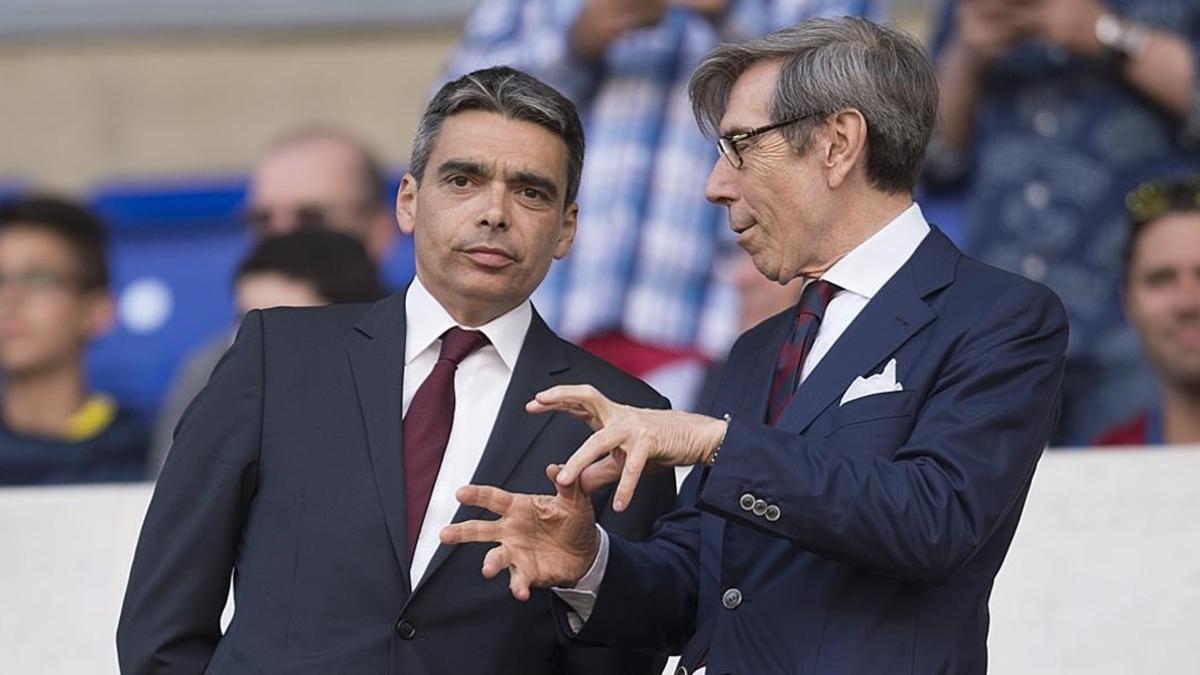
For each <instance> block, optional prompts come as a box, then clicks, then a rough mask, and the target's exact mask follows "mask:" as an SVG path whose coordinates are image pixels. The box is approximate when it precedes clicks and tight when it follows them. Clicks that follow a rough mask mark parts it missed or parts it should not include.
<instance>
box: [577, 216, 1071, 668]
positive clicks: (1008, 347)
mask: <svg viewBox="0 0 1200 675" xmlns="http://www.w3.org/2000/svg"><path fill="white" fill-rule="evenodd" d="M790 321H791V312H790V311H789V312H785V313H783V314H780V315H779V316H776V317H774V318H772V319H769V320H767V321H766V322H764V323H762V324H760V325H759V326H757V327H756V328H754V329H752V330H750V331H748V332H747V333H746V334H745V335H743V336H742V338H741V339H739V341H738V342H737V344H736V345H735V346H734V348H733V351H732V353H731V354H730V356H729V361H728V365H727V367H726V369H725V372H724V375H723V377H722V382H721V384H720V385H719V387H718V392H717V395H716V398H715V401H714V404H713V408H712V412H713V413H715V414H722V413H725V412H729V413H731V415H732V422H731V424H730V426H729V430H728V434H727V435H726V437H725V441H724V444H723V445H722V447H721V450H720V454H719V455H718V458H717V460H716V463H715V465H714V466H713V468H712V469H710V470H704V471H702V470H699V469H697V470H695V471H693V472H692V475H691V476H690V477H689V478H688V481H687V482H686V483H685V484H684V488H683V491H682V493H681V495H680V502H679V508H678V509H677V510H676V511H675V512H674V513H673V514H672V515H670V516H668V517H666V518H664V519H663V521H661V522H660V524H659V525H658V527H657V528H656V532H655V535H654V536H653V538H652V539H651V540H650V541H649V542H644V543H641V544H635V543H630V542H627V541H624V540H622V538H621V537H619V536H616V537H612V539H611V553H610V557H609V561H608V568H607V573H606V575H605V577H604V581H603V584H602V585H601V587H600V590H599V594H598V598H597V603H596V606H595V609H594V612H593V614H592V615H591V618H590V619H589V621H588V622H587V624H586V625H585V626H584V628H583V630H582V632H581V634H580V635H579V636H578V637H579V639H582V640H585V641H590V642H594V643H600V644H619V645H622V646H627V647H636V648H640V649H646V650H650V651H657V652H661V653H670V652H679V651H681V650H682V653H683V658H682V661H681V665H682V667H683V668H684V670H686V671H688V672H690V671H691V670H692V669H694V668H695V667H696V666H697V665H698V664H699V663H701V662H705V663H706V664H707V667H708V673H709V674H710V675H720V674H722V673H736V674H737V675H759V674H763V673H772V674H775V673H793V674H796V675H814V674H819V675H871V674H874V673H888V674H891V673H897V674H901V673H903V674H911V675H937V674H940V673H945V674H952V675H971V674H974V673H983V672H985V671H986V668H987V649H986V645H987V632H988V609H987V604H988V595H989V593H990V591H991V588H992V580H993V578H994V577H995V575H996V572H997V570H999V568H1000V564H1001V563H1002V562H1003V560H1004V555H1005V553H1006V552H1007V550H1008V546H1009V542H1010V541H1011V540H1012V537H1013V532H1014V530H1015V529H1016V526H1017V520H1018V519H1019V517H1020V514H1021V509H1022V506H1023V504H1024V501H1025V496H1026V493H1027V492H1028V490H1029V484H1030V480H1031V479H1032V477H1033V471H1034V467H1035V465H1036V464H1037V461H1038V458H1039V457H1040V455H1041V453H1042V450H1043V448H1044V446H1045V444H1046V440H1047V438H1048V437H1049V435H1050V431H1051V427H1052V426H1053V425H1054V423H1055V419H1056V417H1057V410H1058V407H1059V390H1060V382H1061V378H1062V374H1063V363H1064V353H1065V350H1066V346H1067V322H1066V317H1065V314H1064V312H1063V308H1062V306H1061V304H1060V302H1059V301H1058V299H1057V298H1056V297H1055V296H1054V295H1053V294H1052V293H1051V292H1050V291H1048V290H1047V289H1046V288H1044V287H1042V286H1040V285H1037V284H1034V283H1032V282H1029V281H1026V280H1024V279H1022V278H1020V277H1017V276H1014V275H1011V274H1008V273H1005V272H1001V271H999V270H997V269H994V268H992V267H988V266H986V265H983V264H981V263H979V262H976V261H975V260H972V259H970V258H967V257H964V256H962V255H961V254H960V253H959V251H958V250H957V249H956V248H955V247H954V246H953V244H951V243H950V241H949V240H948V239H946V237H945V236H944V235H942V233H940V232H939V231H937V230H936V229H935V230H933V231H931V232H930V234H929V235H928V236H927V237H926V238H925V240H924V241H923V242H922V243H921V245H920V246H919V247H918V249H917V250H916V252H915V253H914V254H913V256H912V257H911V258H910V259H909V261H908V262H907V263H906V264H905V265H904V266H903V267H902V268H901V269H900V270H899V271H898V272H897V273H896V274H895V276H894V277H893V278H892V279H890V280H889V281H888V282H887V284H885V285H884V287H883V288H882V289H881V290H880V292H879V293H878V295H876V296H875V297H874V298H873V299H872V300H871V301H870V302H869V303H868V304H867V306H866V307H865V308H864V309H863V311H862V313H861V314H860V315H859V316H858V317H857V318H856V319H855V320H854V322H853V323H852V324H851V325H850V326H849V327H848V328H847V330H846V331H845V333H843V334H842V336H841V337H840V339H839V340H838V341H837V342H836V343H835V344H834V345H833V347H832V349H831V351H829V353H828V354H827V355H826V356H825V357H824V358H823V359H822V360H821V362H820V363H819V364H818V365H817V366H816V368H815V369H814V370H813V372H812V373H811V375H810V376H809V377H808V378H806V379H805V381H804V382H803V383H802V384H801V386H800V388H799V389H798V391H797V395H796V396H795V398H794V399H793V400H792V402H791V403H790V405H789V407H788V408H787V409H786V410H785V412H784V414H783V416H782V418H781V420H780V421H779V423H778V424H777V425H776V426H775V427H774V428H771V427H770V426H768V425H767V424H765V423H764V421H763V420H764V418H765V414H766V404H767V396H768V389H769V387H770V382H771V377H772V369H773V367H774V362H775V358H776V354H777V353H778V350H779V346H780V344H781V342H782V341H783V340H784V339H785V337H786V335H787V332H788V329H789V322H790ZM892 359H895V360H896V365H897V381H899V382H900V383H901V385H902V387H903V390H902V391H892V392H889V393H878V394H874V395H870V396H866V397H864V398H859V399H857V400H852V401H849V402H847V403H846V404H845V405H841V404H840V402H841V398H842V396H843V394H844V392H845V391H846V389H847V388H848V387H849V386H850V384H851V382H852V381H853V380H854V379H855V378H857V377H859V376H869V375H872V374H875V373H879V372H881V371H882V369H883V368H884V366H885V365H886V364H887V363H888V362H889V361H890V360H892ZM759 500H762V501H763V502H764V504H762V505H760V506H759V507H758V508H754V507H753V503H754V502H756V501H759ZM764 507H765V508H764ZM747 508H748V509H749V510H747ZM556 606H557V608H558V609H557V611H559V612H560V613H562V612H563V609H564V607H565V606H563V605H561V604H559V603H556ZM561 619H562V617H561V616H560V626H563V625H564V624H565V622H564V621H561Z"/></svg>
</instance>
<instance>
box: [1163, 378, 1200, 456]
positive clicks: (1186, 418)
mask: <svg viewBox="0 0 1200 675" xmlns="http://www.w3.org/2000/svg"><path fill="white" fill-rule="evenodd" d="M1159 395H1160V400H1161V401H1162V423H1163V441H1164V442H1165V443H1200V391H1188V390H1185V389H1181V388H1175V387H1170V386H1164V387H1163V388H1162V391H1161V392H1160V394H1159Z"/></svg>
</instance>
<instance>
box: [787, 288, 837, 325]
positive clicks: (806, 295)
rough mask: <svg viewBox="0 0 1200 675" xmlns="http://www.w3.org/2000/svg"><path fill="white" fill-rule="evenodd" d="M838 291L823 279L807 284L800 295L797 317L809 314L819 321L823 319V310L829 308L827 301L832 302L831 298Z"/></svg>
mask: <svg viewBox="0 0 1200 675" xmlns="http://www.w3.org/2000/svg"><path fill="white" fill-rule="evenodd" d="M840 290H841V289H840V288H838V287H837V286H836V285H834V284H831V283H829V282H828V281H825V280H823V279H817V280H816V281H811V282H809V283H808V285H807V286H805V287H804V292H802V293H801V294H800V307H799V308H798V309H797V310H796V313H797V315H800V314H811V315H813V316H815V317H816V318H817V320H818V321H820V320H821V319H823V318H825V308H826V307H828V306H829V301H830V300H833V296H834V295H835V294H836V293H837V292H838V291H840Z"/></svg>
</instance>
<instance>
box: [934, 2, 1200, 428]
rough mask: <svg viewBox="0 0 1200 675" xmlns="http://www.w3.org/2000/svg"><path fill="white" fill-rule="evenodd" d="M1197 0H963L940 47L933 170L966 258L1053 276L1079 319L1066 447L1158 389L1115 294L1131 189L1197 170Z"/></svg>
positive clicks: (1040, 277) (954, 5) (1069, 379)
mask: <svg viewBox="0 0 1200 675" xmlns="http://www.w3.org/2000/svg"><path fill="white" fill-rule="evenodd" d="M1198 43H1200V3H1197V2H1196V1H1195V0H1110V1H1108V2H1103V1H1101V0H958V1H956V2H950V3H949V4H948V6H947V8H946V12H945V15H944V18H943V20H942V25H941V28H940V30H939V35H938V37H937V39H936V40H935V52H936V55H937V61H938V68H939V75H940V77H941V80H942V82H941V110H940V115H939V118H940V119H939V126H938V136H937V139H936V141H935V143H934V145H933V147H932V148H931V151H930V156H929V161H928V162H927V166H926V177H927V179H928V180H929V181H930V182H932V183H934V184H941V185H943V186H944V185H952V184H953V183H954V182H955V181H956V180H957V181H965V182H964V183H963V184H964V185H965V187H966V189H967V204H966V220H967V222H966V227H967V233H966V244H967V246H966V247H967V251H968V252H969V253H971V254H973V255H975V256H976V257H979V258H981V259H982V260H984V261H986V262H989V263H992V264H994V265H997V266H999V267H1003V268H1006V269H1009V270H1012V271H1015V272H1018V273H1021V274H1024V275H1025V276H1026V277H1029V278H1030V279H1034V280H1037V281H1041V282H1044V283H1045V284H1047V285H1048V286H1050V287H1051V288H1052V289H1054V290H1055V291H1056V292H1057V293H1058V295H1059V296H1060V297H1061V298H1062V300H1063V302H1064V303H1065V304H1066V307H1067V311H1068V313H1069V316H1070V320H1071V341H1070V347H1069V350H1068V366H1067V374H1066V379H1065V381H1064V385H1063V386H1064V403H1063V412H1062V419H1061V421H1060V425H1059V431H1058V434H1057V436H1056V439H1055V443H1057V444H1077V443H1081V442H1085V441H1087V440H1090V439H1091V438H1093V437H1094V436H1095V434H1096V433H1097V432H1098V431H1099V430H1100V428H1101V427H1102V425H1104V424H1105V423H1106V421H1111V420H1113V419H1121V418H1122V417H1123V416H1125V415H1128V414H1131V413H1132V412H1133V411H1134V410H1136V409H1137V407H1138V406H1139V405H1140V404H1141V403H1142V402H1143V401H1144V400H1145V398H1146V397H1148V396H1149V395H1150V392H1151V391H1152V389H1153V385H1152V383H1151V382H1150V378H1149V377H1148V374H1147V373H1146V371H1145V368H1144V364H1143V363H1142V361H1141V359H1140V356H1139V350H1138V348H1137V343H1136V340H1135V339H1134V337H1133V335H1132V333H1131V332H1130V331H1129V329H1128V326H1127V325H1126V324H1125V322H1124V321H1123V318H1122V315H1121V311H1120V303H1119V299H1118V288H1119V285H1120V270H1121V246H1122V242H1123V241H1124V237H1125V232H1126V226H1125V220H1124V217H1123V208H1122V204H1121V201H1120V200H1121V195H1123V194H1124V193H1125V192H1126V191H1127V190H1129V189H1130V188H1132V187H1133V186H1134V185H1136V184H1137V183H1138V182H1139V180H1140V179H1141V178H1143V177H1144V176H1146V175H1147V172H1148V171H1151V170H1152V171H1154V172H1155V173H1157V174H1161V173H1169V172H1178V171H1180V170H1183V169H1193V168H1196V167H1200V158H1198V156H1197V155H1196V153H1195V152H1194V148H1195V147H1196V141H1197V139H1198V138H1200V103H1198V102H1197V97H1196V96H1195V92H1196V80H1197V69H1196V66H1195V64H1194V58H1195V54H1196V47H1197V44H1198Z"/></svg>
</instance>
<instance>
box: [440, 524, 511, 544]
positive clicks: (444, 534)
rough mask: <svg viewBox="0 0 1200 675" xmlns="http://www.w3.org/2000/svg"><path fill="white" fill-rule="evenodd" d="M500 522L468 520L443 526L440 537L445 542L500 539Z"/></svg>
mask: <svg viewBox="0 0 1200 675" xmlns="http://www.w3.org/2000/svg"><path fill="white" fill-rule="evenodd" d="M500 537H501V530H500V523H499V522H498V521H495V520H467V521H464V522H461V523H454V524H453V525H447V526H446V527H443V528H442V530H441V532H439V533H438V539H439V540H440V541H441V542H442V543H443V544H467V543H471V542H492V541H496V542H498V541H500Z"/></svg>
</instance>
